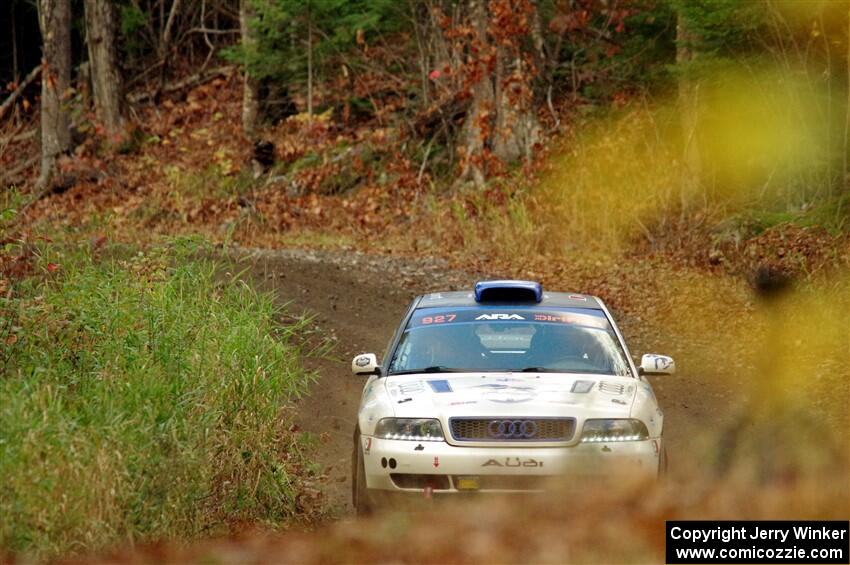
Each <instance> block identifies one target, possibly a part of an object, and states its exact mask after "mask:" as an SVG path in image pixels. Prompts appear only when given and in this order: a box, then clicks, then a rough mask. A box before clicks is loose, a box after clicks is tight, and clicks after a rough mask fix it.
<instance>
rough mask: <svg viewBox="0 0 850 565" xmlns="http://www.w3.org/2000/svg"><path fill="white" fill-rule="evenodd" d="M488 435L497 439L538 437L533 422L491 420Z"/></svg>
mask: <svg viewBox="0 0 850 565" xmlns="http://www.w3.org/2000/svg"><path fill="white" fill-rule="evenodd" d="M487 433H488V434H490V437H492V438H496V439H531V438H533V437H534V436H536V435H537V424H536V423H535V422H534V421H533V420H490V423H489V424H487Z"/></svg>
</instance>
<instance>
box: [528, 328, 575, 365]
mask: <svg viewBox="0 0 850 565" xmlns="http://www.w3.org/2000/svg"><path fill="white" fill-rule="evenodd" d="M586 341H587V338H586V336H584V335H583V334H582V332H581V330H578V329H576V328H571V327H568V326H547V325H543V324H541V325H540V326H538V327H537V332H536V333H535V334H534V336H533V337H532V338H531V344H530V346H529V348H528V353H529V356H528V361H527V362H526V364H527V366H529V367H547V368H552V369H556V368H561V366H563V363H558V361H562V360H563V359H565V358H568V357H575V358H577V359H582V358H583V357H584V356H585V354H586V351H585V350H586V347H585V342H586Z"/></svg>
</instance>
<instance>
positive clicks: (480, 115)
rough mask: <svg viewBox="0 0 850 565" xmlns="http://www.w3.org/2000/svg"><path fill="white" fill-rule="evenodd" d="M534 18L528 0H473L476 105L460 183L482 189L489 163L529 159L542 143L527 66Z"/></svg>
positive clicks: (468, 125)
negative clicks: (468, 182)
mask: <svg viewBox="0 0 850 565" xmlns="http://www.w3.org/2000/svg"><path fill="white" fill-rule="evenodd" d="M494 9H495V11H494ZM533 14H534V6H533V5H532V4H531V3H530V2H529V1H528V0H524V1H523V0H496V1H493V2H489V3H485V1H484V0H469V18H470V23H471V27H472V29H473V30H474V39H473V45H472V46H471V49H470V50H471V52H474V53H477V56H476V57H475V58H474V59H473V63H472V65H470V68H468V69H467V73H468V74H469V75H470V76H472V77H475V80H474V82H473V84H472V87H471V90H472V92H471V94H472V105H471V107H470V111H469V113H468V115H467V117H466V121H465V123H464V132H463V136H464V141H463V143H464V147H465V151H466V155H465V165H464V170H463V172H462V174H461V178H462V179H465V178H472V180H474V181H475V183H476V184H478V185H482V184H483V183H484V181H485V178H486V176H487V170H488V162H487V161H488V159H490V158H491V157H492V158H495V159H497V160H499V161H502V162H510V161H515V160H517V159H521V158H525V159H529V158H530V157H531V154H532V151H533V148H534V145H535V144H536V143H537V141H538V138H539V136H540V126H539V123H538V121H537V116H536V115H535V113H534V107H533V104H532V102H533V100H532V93H531V88H530V85H531V79H532V78H533V69H531V68H529V66H528V64H527V63H526V56H525V55H526V53H525V51H524V50H523V41H522V39H523V38H524V37H525V36H527V35H528V33H529V30H528V29H526V28H527V23H528V22H529V21H530V19H531V18H529V17H528V16H530V15H531V16H533ZM503 20H504V21H503ZM517 22H526V25H525V26H522V25H519V24H518V23H517Z"/></svg>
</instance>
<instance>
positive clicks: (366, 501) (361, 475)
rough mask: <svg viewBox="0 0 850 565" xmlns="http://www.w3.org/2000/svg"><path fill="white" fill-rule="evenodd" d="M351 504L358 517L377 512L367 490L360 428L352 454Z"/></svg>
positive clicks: (355, 436) (356, 433) (356, 432)
mask: <svg viewBox="0 0 850 565" xmlns="http://www.w3.org/2000/svg"><path fill="white" fill-rule="evenodd" d="M351 504H352V506H354V513H355V514H357V515H358V516H368V515H369V514H372V513H373V512H374V511H375V504H374V502H373V501H372V497H371V496H370V494H369V489H367V488H366V466H365V463H364V461H363V448H362V447H361V445H360V428H357V429H355V430H354V449H353V450H352V453H351Z"/></svg>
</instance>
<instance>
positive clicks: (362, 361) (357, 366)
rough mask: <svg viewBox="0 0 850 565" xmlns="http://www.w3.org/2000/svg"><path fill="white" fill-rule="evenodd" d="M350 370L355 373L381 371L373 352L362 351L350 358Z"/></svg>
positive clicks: (374, 373) (373, 373)
mask: <svg viewBox="0 0 850 565" xmlns="http://www.w3.org/2000/svg"><path fill="white" fill-rule="evenodd" d="M351 372H352V373H354V374H355V375H377V374H380V372H381V366H380V365H378V358H377V357H376V356H375V354H374V353H362V354H360V355H357V356H355V357H354V359H352V360H351Z"/></svg>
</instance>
